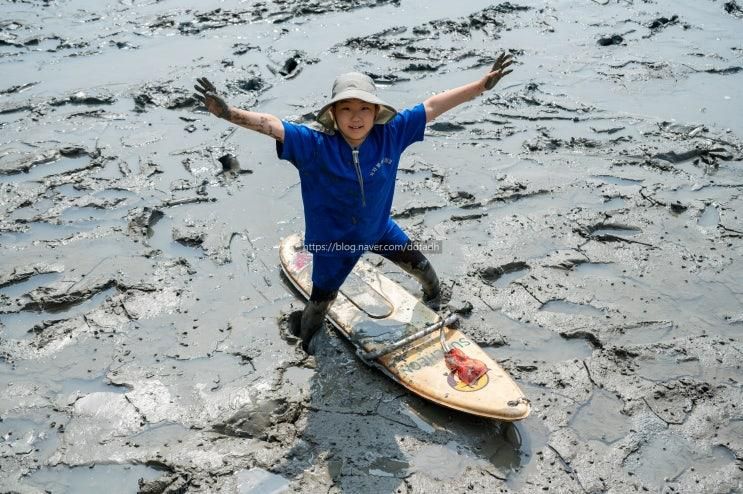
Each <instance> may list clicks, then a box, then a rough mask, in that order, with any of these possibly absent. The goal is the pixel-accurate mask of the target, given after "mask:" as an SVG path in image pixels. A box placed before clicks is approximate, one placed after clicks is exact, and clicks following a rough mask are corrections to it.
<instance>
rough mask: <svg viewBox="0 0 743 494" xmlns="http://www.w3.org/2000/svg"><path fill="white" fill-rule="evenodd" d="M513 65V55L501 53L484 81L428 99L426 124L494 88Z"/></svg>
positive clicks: (425, 105)
mask: <svg viewBox="0 0 743 494" xmlns="http://www.w3.org/2000/svg"><path fill="white" fill-rule="evenodd" d="M511 63H513V60H512V59H511V55H506V54H505V53H501V54H500V56H499V57H498V59H497V60H496V61H495V63H494V64H493V67H492V68H491V69H490V72H488V73H487V74H486V75H485V76H484V77H483V78H482V79H478V80H476V81H474V82H470V83H469V84H465V85H464V86H459V87H456V88H454V89H449V90H448V91H444V92H443V93H439V94H436V95H433V96H431V97H430V98H428V99H427V100H426V101H424V102H423V106H424V107H425V109H426V122H430V121H431V120H433V119H434V118H436V117H438V116H439V115H441V114H442V113H445V112H447V111H449V110H451V109H452V108H454V107H455V106H458V105H461V104H462V103H464V102H465V101H469V100H471V99H472V98H475V97H477V96H480V95H481V94H482V93H483V92H485V91H487V90H488V89H492V88H493V86H495V85H496V84H497V83H498V81H500V80H501V78H503V76H506V75H508V74H510V73H511V72H512V71H511V70H510V69H509V70H506V69H507V68H508V67H509V66H510V65H511Z"/></svg>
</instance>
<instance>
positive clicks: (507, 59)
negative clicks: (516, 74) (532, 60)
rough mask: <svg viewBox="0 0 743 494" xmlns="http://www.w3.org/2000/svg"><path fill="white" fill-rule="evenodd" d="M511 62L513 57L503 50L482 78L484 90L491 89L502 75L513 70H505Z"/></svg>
mask: <svg viewBox="0 0 743 494" xmlns="http://www.w3.org/2000/svg"><path fill="white" fill-rule="evenodd" d="M512 63H513V59H512V58H511V55H507V54H506V53H505V52H503V53H501V54H500V55H498V58H497V59H496V60H495V63H494V64H493V67H492V68H491V69H490V72H489V73H488V75H486V76H485V78H484V86H485V90H489V89H493V87H495V85H496V84H498V81H500V80H501V79H502V78H503V76H506V75H508V74H510V73H511V72H513V71H512V70H510V69H509V70H506V69H507V68H508V67H509V66H510V65H511V64H512Z"/></svg>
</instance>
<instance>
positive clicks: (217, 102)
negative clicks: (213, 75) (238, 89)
mask: <svg viewBox="0 0 743 494" xmlns="http://www.w3.org/2000/svg"><path fill="white" fill-rule="evenodd" d="M196 81H197V82H198V84H197V85H196V86H194V88H196V91H198V92H197V93H195V94H194V96H196V99H198V100H199V101H201V103H203V104H204V106H206V109H207V110H209V111H210V112H211V113H213V114H214V115H216V116H218V117H219V118H224V119H225V120H227V121H229V122H232V123H233V124H235V125H239V126H240V127H245V128H246V129H250V130H255V131H256V132H260V133H261V134H265V135H267V136H269V137H273V138H274V139H276V140H277V141H279V142H284V124H282V123H281V120H279V119H278V118H276V117H275V116H273V115H270V114H268V113H258V112H254V111H247V110H241V109H240V108H235V107H233V106H230V105H228V104H227V102H226V101H225V100H224V99H223V98H222V97H221V96H220V95H219V94H217V88H216V87H214V84H212V83H211V82H209V80H208V79H207V78H206V77H202V78H200V79H196Z"/></svg>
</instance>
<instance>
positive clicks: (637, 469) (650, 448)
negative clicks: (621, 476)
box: [624, 434, 735, 486]
mask: <svg viewBox="0 0 743 494" xmlns="http://www.w3.org/2000/svg"><path fill="white" fill-rule="evenodd" d="M734 461H735V455H734V454H733V453H732V452H731V451H730V450H728V449H727V448H724V447H721V446H717V447H714V448H713V449H712V450H711V451H703V450H700V449H699V448H697V447H696V445H694V444H691V443H689V442H688V441H687V440H685V439H684V438H682V437H679V436H677V435H673V434H660V435H657V436H654V437H653V438H651V439H650V440H649V441H648V442H646V443H645V444H643V445H642V446H641V447H640V449H639V451H637V452H636V453H634V454H632V455H630V456H629V457H628V458H627V459H626V460H625V462H624V467H625V469H627V470H628V471H630V472H633V473H634V474H635V475H637V476H638V477H639V478H640V479H641V480H643V481H644V482H647V483H649V484H653V485H656V486H659V485H663V484H664V483H666V482H668V481H673V480H675V479H677V478H678V477H679V476H681V475H682V474H683V473H684V472H685V471H686V470H688V469H690V468H692V467H694V471H695V473H696V474H698V475H700V476H706V475H710V474H712V473H713V472H715V471H717V470H720V469H721V468H723V467H725V466H727V465H729V464H731V463H733V462H734Z"/></svg>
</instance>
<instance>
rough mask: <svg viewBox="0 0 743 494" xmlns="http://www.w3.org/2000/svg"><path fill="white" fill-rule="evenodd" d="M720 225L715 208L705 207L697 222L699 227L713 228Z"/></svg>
mask: <svg viewBox="0 0 743 494" xmlns="http://www.w3.org/2000/svg"><path fill="white" fill-rule="evenodd" d="M719 223H720V211H719V210H718V209H717V208H716V207H715V206H707V207H706V208H704V211H702V214H701V215H700V216H699V219H698V220H697V224H698V225H699V226H705V227H714V226H717V225H718V224H719Z"/></svg>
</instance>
